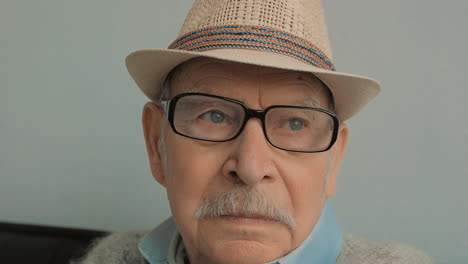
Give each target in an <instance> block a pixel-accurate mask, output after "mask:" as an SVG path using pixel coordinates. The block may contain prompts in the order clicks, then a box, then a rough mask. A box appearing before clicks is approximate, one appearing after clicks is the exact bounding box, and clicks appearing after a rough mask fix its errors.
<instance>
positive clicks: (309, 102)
mask: <svg viewBox="0 0 468 264" xmlns="http://www.w3.org/2000/svg"><path fill="white" fill-rule="evenodd" d="M214 90H215V89H212V88H209V87H206V88H205V87H204V88H198V87H191V88H188V89H186V90H185V92H186V93H213V91H214ZM293 104H296V105H299V106H306V107H313V108H319V107H320V104H319V103H318V102H317V100H316V99H315V98H314V97H313V96H305V97H304V99H301V100H296V101H294V102H293Z"/></svg>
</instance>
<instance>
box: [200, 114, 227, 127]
mask: <svg viewBox="0 0 468 264" xmlns="http://www.w3.org/2000/svg"><path fill="white" fill-rule="evenodd" d="M201 118H202V119H203V120H206V121H209V122H212V123H215V124H220V123H222V122H224V120H225V119H226V115H225V114H224V113H222V112H220V111H209V112H206V113H204V114H202V115H201Z"/></svg>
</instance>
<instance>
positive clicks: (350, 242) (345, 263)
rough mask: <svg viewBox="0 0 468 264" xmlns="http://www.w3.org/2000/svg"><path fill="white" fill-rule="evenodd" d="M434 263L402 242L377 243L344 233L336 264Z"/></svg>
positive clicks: (419, 251)
mask: <svg viewBox="0 0 468 264" xmlns="http://www.w3.org/2000/svg"><path fill="white" fill-rule="evenodd" d="M358 263H359V264H434V261H433V259H432V258H431V257H430V256H429V255H427V254H426V253H424V252H422V251H421V250H419V249H416V248H414V247H412V246H410V245H407V244H404V243H396V242H387V243H378V242H375V241H371V240H368V239H365V238H363V237H360V236H358V235H355V234H351V233H346V234H345V235H344V241H343V248H342V250H341V253H340V256H339V258H338V262H337V264H358Z"/></svg>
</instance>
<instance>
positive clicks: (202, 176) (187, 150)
mask: <svg viewBox="0 0 468 264" xmlns="http://www.w3.org/2000/svg"><path fill="white" fill-rule="evenodd" d="M167 142H168V146H170V148H168V152H167V164H166V172H165V177H166V189H167V195H168V199H169V204H170V208H171V212H172V215H173V217H174V220H175V221H176V224H177V226H178V228H179V229H180V230H179V231H180V232H181V233H182V234H189V236H194V235H195V233H196V230H197V220H196V218H195V217H194V213H195V210H196V209H197V208H198V206H199V204H200V202H201V201H202V200H203V199H204V198H206V197H207V195H209V194H210V193H212V191H211V189H212V188H213V186H214V185H215V184H213V182H214V181H216V179H217V178H219V175H220V171H221V159H220V157H219V155H214V154H213V153H211V152H209V151H202V149H201V148H200V147H199V146H198V145H197V144H199V143H198V142H197V141H194V140H191V139H185V138H183V137H181V136H178V135H168V138H167ZM208 161H209V162H208Z"/></svg>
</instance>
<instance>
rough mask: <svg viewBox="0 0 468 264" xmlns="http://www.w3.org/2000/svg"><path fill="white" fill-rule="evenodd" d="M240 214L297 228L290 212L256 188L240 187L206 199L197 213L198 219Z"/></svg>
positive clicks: (292, 228)
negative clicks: (259, 216)
mask: <svg viewBox="0 0 468 264" xmlns="http://www.w3.org/2000/svg"><path fill="white" fill-rule="evenodd" d="M240 214H253V215H261V216H263V217H265V218H267V219H272V220H275V221H278V222H280V223H283V224H285V225H286V226H288V227H289V228H290V229H291V230H294V229H295V228H296V220H295V218H294V216H293V215H292V214H291V213H290V212H289V211H287V210H285V209H282V208H279V207H277V206H275V204H274V203H273V201H272V200H271V199H270V198H269V197H268V196H267V195H266V194H265V193H263V192H261V191H259V190H257V189H255V188H254V187H238V188H234V189H232V190H230V191H228V192H225V193H221V194H219V195H218V196H215V197H213V198H210V199H206V200H204V201H203V202H202V203H201V204H200V206H199V207H198V208H197V210H196V211H195V217H196V218H198V219H203V218H212V217H221V216H226V215H240Z"/></svg>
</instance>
